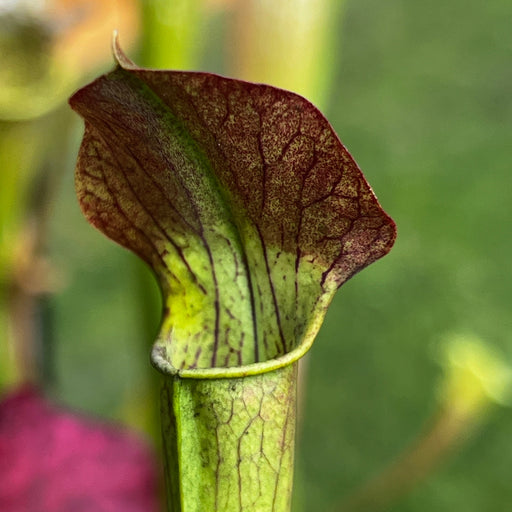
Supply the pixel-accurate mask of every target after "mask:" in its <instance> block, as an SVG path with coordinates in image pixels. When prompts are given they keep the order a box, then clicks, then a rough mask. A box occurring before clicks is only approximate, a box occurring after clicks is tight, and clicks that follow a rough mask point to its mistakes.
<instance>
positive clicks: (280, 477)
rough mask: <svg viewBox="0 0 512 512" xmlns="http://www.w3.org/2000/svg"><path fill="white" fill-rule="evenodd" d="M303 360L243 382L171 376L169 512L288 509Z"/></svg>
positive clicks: (166, 398)
mask: <svg viewBox="0 0 512 512" xmlns="http://www.w3.org/2000/svg"><path fill="white" fill-rule="evenodd" d="M296 378H297V362H295V363H292V364H290V365H288V366H285V367H283V368H279V369H277V370H274V371H270V372H265V373H262V374H258V375H251V376H247V377H236V378H214V379H211V378H206V379H193V378H192V379H191V378H181V377H179V376H177V375H174V376H172V375H167V376H166V377H165V379H164V383H163V389H162V430H163V437H164V445H165V456H166V480H167V494H168V510H169V512H205V511H216V512H242V511H249V510H250V511H251V512H289V510H290V506H291V491H292V483H293V457H294V440H295V406H296Z"/></svg>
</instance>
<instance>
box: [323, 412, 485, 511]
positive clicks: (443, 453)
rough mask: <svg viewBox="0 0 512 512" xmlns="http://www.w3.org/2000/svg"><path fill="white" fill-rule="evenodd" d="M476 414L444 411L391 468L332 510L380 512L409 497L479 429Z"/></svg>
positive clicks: (437, 413) (435, 417)
mask: <svg viewBox="0 0 512 512" xmlns="http://www.w3.org/2000/svg"><path fill="white" fill-rule="evenodd" d="M477 419H478V418H477V417H475V415H474V413H473V412H472V411H468V410H461V409H457V408H451V407H443V408H440V409H439V410H438V411H437V412H436V414H435V415H434V417H433V418H432V419H431V420H430V422H429V424H428V425H427V427H426V428H425V430H424V433H423V434H422V435H420V436H419V438H418V439H417V440H416V441H415V442H414V443H413V444H412V445H411V446H409V448H407V449H406V450H405V451H404V453H402V455H400V456H399V457H398V458H397V459H396V460H395V461H394V462H392V463H391V464H390V465H389V466H388V467H387V468H385V469H383V470H382V471H381V472H380V473H379V474H378V475H377V476H376V477H375V478H373V479H372V480H370V481H369V482H368V483H367V484H365V485H364V486H363V487H362V488H361V489H359V490H358V491H356V492H355V493H354V494H353V495H352V496H350V497H349V498H348V499H347V500H346V502H344V503H343V504H341V505H337V506H336V507H333V508H332V511H333V512H335V511H339V512H363V511H364V512H379V511H384V510H388V507H389V506H390V505H392V504H393V503H395V502H396V501H397V500H398V499H399V498H401V497H403V496H405V495H406V494H407V493H409V492H410V491H411V490H412V489H413V488H414V487H415V486H416V485H417V484H418V483H419V482H421V481H422V480H424V479H425V478H426V477H427V476H428V475H429V474H430V473H431V472H432V471H433V470H434V469H435V468H436V467H437V466H438V465H439V464H441V463H442V462H443V461H444V460H445V458H446V457H447V456H448V455H449V454H450V453H452V452H453V451H454V450H455V449H456V448H457V447H458V446H459V445H460V444H461V443H462V442H463V441H464V440H465V439H466V437H467V436H468V435H469V434H470V432H471V431H472V430H473V429H474V428H475V426H476V425H477Z"/></svg>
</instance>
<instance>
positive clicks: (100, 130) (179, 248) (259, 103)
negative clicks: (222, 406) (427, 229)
mask: <svg viewBox="0 0 512 512" xmlns="http://www.w3.org/2000/svg"><path fill="white" fill-rule="evenodd" d="M115 56H116V59H117V62H118V66H117V68H116V69H115V70H114V71H112V72H111V73H109V74H106V75H104V76H102V77H100V78H98V79H97V80H96V81H94V82H92V83H91V84H89V85H88V86H86V87H84V88H83V89H81V90H80V91H78V92H77V93H76V94H75V95H74V96H73V97H72V98H71V101H70V102H71V106H72V107H73V108H74V109H75V110H76V111H77V112H78V113H80V114H81V115H82V116H83V117H84V119H85V122H86V129H85V135H84V140H83V143H82V147H81V149H80V153H79V158H78V165H77V170H76V183H77V191H78V196H79V199H80V204H81V207H82V209H83V211H84V213H85V215H86V217H87V218H88V219H89V221H90V222H91V223H92V224H94V225H95V226H96V227H98V228H99V229H100V230H101V231H103V232H104V233H105V234H106V235H107V236H109V237H110V238H112V239H113V240H115V241H117V242H118V243H120V244H121V245H124V246H125V247H127V248H129V249H131V250H132V251H134V252H135V253H137V254H138V255H139V256H140V257H142V258H143V259H144V260H145V261H146V262H147V263H148V264H149V265H150V266H151V267H152V268H153V269H154V271H155V273H156V275H157V277H158V280H159V282H160V285H161V288H162V291H163V295H164V300H165V313H164V319H163V322H162V327H161V331H160V336H159V340H158V342H157V344H156V348H155V358H156V359H157V360H158V364H160V365H164V366H165V365H167V369H168V370H169V371H179V372H180V374H181V375H187V374H188V372H192V373H191V374H190V375H196V376H197V375H203V374H205V375H206V374H211V376H215V375H219V374H220V373H222V374H224V373H226V370H224V369H225V368H229V369H230V370H228V371H227V373H232V374H246V373H247V372H252V371H253V370H251V367H249V368H247V365H252V363H258V362H260V363H265V362H267V363H269V364H270V365H271V366H272V367H277V366H280V365H282V364H285V363H286V362H288V361H291V360H295V359H297V358H299V357H300V356H301V355H302V354H303V353H304V352H305V351H306V350H307V349H308V348H309V347H310V345H311V343H312V340H313V338H314V336H315V334H316V332H317V331H318V328H319V326H320V323H321V320H322V318H323V316H324V314H325V310H326V307H327V305H328V303H329V302H330V300H331V298H332V296H333V294H334V292H335V291H336V289H337V288H338V287H339V286H340V285H341V284H342V283H343V282H344V281H346V280H347V279H348V278H349V277H351V276H352V275H354V274H355V273H356V272H358V271H359V270H361V269H362V268H363V267H365V266H366V265H368V264H369V263H371V262H373V261H375V260H376V259H377V258H379V257H381V256H383V255H384V254H386V253H387V252H388V251H389V249H390V247H391V245H392V243H393V241H394V237H395V227H394V224H393V222H392V220H391V219H390V218H389V217H388V216H387V215H386V214H385V213H384V212H383V210H382V209H381V207H380V205H379V203H378V202H377V199H376V198H375V196H374V194H373V192H372V190H371V188H370V186H369V185H368V184H367V182H366V181H365V179H364V177H363V175H362V173H361V171H360V170H359V168H358V167H357V165H356V163H355V162H354V160H353V159H352V157H351V156H350V155H349V153H348V152H347V150H346V149H345V148H344V147H343V145H342V144H341V142H340V141H339V139H338V137H337V136H336V134H335V133H334V131H333V129H332V127H331V126H330V125H329V123H328V121H327V120H326V119H325V118H324V116H323V115H322V114H321V113H320V112H319V111H318V110H317V109H316V108H315V107H314V106H313V105H312V104H311V103H309V102H308V101H307V100H305V99H304V98H302V97H300V96H298V95H296V94H293V93H291V92H287V91H283V90H280V89H276V88H274V87H270V86H267V85H261V84H252V83H247V82H242V81H239V80H232V79H228V78H223V77H220V76H217V75H212V74H208V73H194V72H177V71H153V70H145V69H140V68H137V67H136V66H135V65H134V64H133V63H131V62H130V61H129V60H128V59H127V58H126V57H125V56H124V55H123V54H122V52H121V50H120V49H119V47H118V46H117V45H116V46H115ZM216 368H223V370H221V371H215V369H216ZM201 370H206V371H203V372H201ZM198 371H199V373H197V372H198ZM254 371H259V370H257V369H254Z"/></svg>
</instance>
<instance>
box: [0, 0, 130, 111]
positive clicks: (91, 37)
mask: <svg viewBox="0 0 512 512" xmlns="http://www.w3.org/2000/svg"><path fill="white" fill-rule="evenodd" d="M136 5H137V4H136V3H135V0H116V1H110V2H102V1H100V0H47V1H33V2H26V1H25V2H23V1H21V0H18V1H9V2H7V3H5V4H4V5H2V6H0V52H1V55H2V73H1V74H0V119H3V120H17V119H29V118H33V117H37V116H40V115H42V114H44V113H46V112H49V111H50V110H52V109H53V108H55V107H56V106H58V105H59V104H61V103H63V102H64V101H65V99H66V97H67V96H68V95H69V94H70V93H71V92H72V90H73V88H74V87H77V85H78V83H79V80H80V78H81V77H83V75H84V74H85V73H88V72H91V71H92V70H93V69H94V68H95V67H96V66H98V65H101V64H103V63H104V62H105V61H106V60H107V59H108V55H109V54H108V46H107V45H105V44H104V41H105V40H107V39H108V38H109V37H110V34H111V33H112V26H115V27H116V28H118V29H120V30H123V31H124V33H125V34H126V43H125V44H129V43H131V42H133V35H134V34H135V31H136V28H137V25H138V20H137V16H136V14H137V11H136Z"/></svg>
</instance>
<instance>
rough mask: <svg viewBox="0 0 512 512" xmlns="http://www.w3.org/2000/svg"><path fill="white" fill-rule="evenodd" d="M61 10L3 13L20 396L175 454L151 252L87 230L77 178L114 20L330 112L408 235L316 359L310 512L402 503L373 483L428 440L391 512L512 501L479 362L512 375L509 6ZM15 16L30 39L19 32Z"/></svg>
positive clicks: (497, 404)
mask: <svg viewBox="0 0 512 512" xmlns="http://www.w3.org/2000/svg"><path fill="white" fill-rule="evenodd" d="M36 4H37V5H36ZM43 4H44V2H28V1H26V2H20V1H18V2H16V1H12V0H11V1H9V2H5V3H4V5H3V7H0V48H1V45H2V44H3V45H4V50H3V54H4V55H7V56H11V60H10V61H9V60H8V59H7V64H8V65H9V66H10V68H9V67H6V66H5V65H4V64H3V65H2V66H1V67H2V71H0V91H1V89H2V87H3V88H4V92H0V117H1V118H2V119H1V121H0V164H1V167H0V221H1V224H0V228H1V229H2V231H1V232H0V243H1V244H2V245H1V247H0V264H1V265H2V268H0V286H1V287H2V288H1V291H0V293H1V296H0V298H1V303H0V305H1V309H2V311H1V313H0V322H2V325H1V326H0V328H1V330H0V342H1V343H2V348H1V349H0V372H1V378H0V383H1V386H2V389H1V391H3V392H7V391H8V390H9V389H10V388H12V387H13V386H14V385H15V384H17V383H19V382H20V381H22V380H24V379H27V378H28V379H30V380H35V381H36V382H38V383H39V384H40V385H41V386H43V387H44V388H45V389H46V390H47V391H48V393H50V394H51V395H52V396H53V397H55V398H57V399H58V400H60V401H61V402H63V403H65V404H67V405H69V406H72V407H74V408H77V409H80V410H82V411H85V412H88V413H91V414H94V415H97V416H100V417H105V418H108V419H111V420H115V421H119V422H122V423H124V424H126V425H129V426H130V427H132V428H134V429H137V430H139V431H140V432H141V433H142V434H143V435H145V436H147V437H148V438H149V439H152V440H153V441H154V443H155V445H156V446H158V428H159V427H158V421H157V413H158V411H157V409H158V404H157V400H158V398H157V393H158V377H157V376H156V375H154V374H155V373H156V372H155V371H154V370H153V369H152V368H151V367H150V364H149V347H150V345H151V342H152V338H153V336H154V334H155V333H156V331H157V328H158V320H159V314H160V304H159V298H158V293H157V289H156V286H155V284H154V283H153V281H152V277H151V276H150V275H149V272H148V271H147V270H146V268H145V267H144V266H143V264H142V263H140V262H138V261H137V260H136V259H135V257H133V256H132V255H130V254H128V253H127V252H126V251H124V250H123V249H121V248H119V247H117V246H115V245H114V244H113V243H112V242H110V241H108V240H107V239H105V238H104V237H103V236H101V235H100V234H99V233H98V232H96V231H94V230H93V228H92V227H90V226H88V225H87V223H86V221H85V220H84V219H83V218H82V215H81V213H80V211H79V208H78V204H77V201H76V199H75V195H74V189H73V168H74V159H75V157H76V153H77V150H78V145H79V142H80V136H81V130H82V126H81V122H80V120H79V119H77V118H76V116H74V114H73V113H71V112H69V109H68V108H67V106H66V105H65V97H66V96H67V95H68V94H69V93H70V92H72V91H73V89H75V88H77V87H78V86H80V85H82V84H85V83H86V82H87V81H88V80H90V79H91V78H93V77H94V76H95V75H96V74H98V73H100V72H102V71H106V70H108V69H109V68H110V67H111V66H112V61H111V59H110V57H109V44H110V32H111V29H112V28H115V27H118V28H119V29H120V32H121V33H120V37H121V42H122V43H123V44H124V41H126V44H124V46H126V47H127V52H128V54H129V55H130V56H131V57H132V58H133V59H134V60H135V61H137V62H138V63H140V64H146V65H150V66H155V67H176V68H184V69H185V68H188V69H201V70H207V71H214V72H220V73H224V74H229V75H230V76H238V77H242V78H250V79H253V80H257V81H264V82H270V83H275V84H276V85H280V86H287V87H289V88H291V89H294V90H297V91H298V92H300V93H303V94H305V95H306V96H308V97H309V98H311V99H313V101H314V102H316V103H318V104H319V106H320V108H321V110H322V111H323V112H324V113H325V114H326V116H327V117H328V119H329V120H330V121H331V123H332V125H333V126H334V128H335V130H336V131H337V133H338V134H339V136H340V138H341V140H342V141H343V143H344V144H345V145H346V146H347V148H348V149H349V151H350V152H351V153H352V155H353V156H354V157H355V159H356V160H357V162H358V163H359V165H360V166H361V168H362V169H363V172H364V173H365V176H366V177H367V179H368V181H369V182H370V183H371V185H372V187H373V188H374V191H375V192H376V194H377V196H378V197H379V200H380V202H381V204H382V205H383V207H384V209H385V210H386V211H387V212H388V213H389V214H390V215H391V216H392V217H393V218H394V220H395V221H396V223H397V226H398V239H397V242H396V245H395V247H394V248H393V250H392V251H391V253H390V254H389V255H388V256H386V257H385V258H384V259H382V260H380V261H379V262H377V263H375V264H373V265H372V266H371V267H369V268H368V269H366V270H364V271H363V272H362V273H361V274H359V275H357V276H355V277H354V278H353V279H352V280H351V281H349V282H348V283H347V284H345V285H344V286H343V288H342V289H341V290H340V291H339V293H338V294H337V296H336V298H335V299H334V301H333V304H332V306H331V309H330V311H329V313H328V315H327V318H326V321H325V324H324V326H323V328H322V330H321V332H320V334H319V336H318V339H317V341H316V342H315V344H314V346H313V348H312V350H311V353H310V354H309V356H308V357H307V361H306V363H305V365H304V368H305V372H304V374H305V378H304V384H305V385H304V387H303V396H302V413H301V424H300V436H299V440H298V452H297V477H296V486H295V503H294V507H295V510H296V511H297V512H299V511H300V512H302V511H308V512H309V511H327V510H351V509H350V508H349V506H348V505H347V503H349V501H350V496H353V495H354V493H356V494H357V493H361V492H362V493H363V494H364V493H365V492H367V493H370V494H371V492H376V493H377V494H376V496H377V497H376V498H375V500H374V505H367V506H366V508H361V510H367V511H374V510H375V511H376V510H385V509H386V508H385V507H384V503H388V501H387V499H385V498H383V496H385V495H386V492H385V491H382V490H381V491H371V490H370V491H368V488H365V487H364V485H365V482H367V481H368V480H369V479H371V478H373V477H375V475H381V477H380V478H384V481H385V478H386V477H385V475H386V474H387V475H389V474H392V473H390V469H389V463H390V462H391V461H393V460H395V459H396V457H397V456H399V454H403V455H402V457H403V458H402V460H406V461H407V460H409V459H408V455H407V454H411V448H409V447H410V446H411V444H412V445H414V443H416V446H422V443H423V442H425V439H427V438H428V435H429V432H431V430H432V429H437V430H436V432H437V434H438V435H439V436H440V437H439V443H438V445H443V442H445V441H446V442H445V444H446V449H442V450H440V451H439V454H434V457H433V459H434V460H433V461H431V462H432V464H430V463H429V464H426V466H428V468H427V469H428V471H427V469H426V470H425V471H424V475H423V473H422V471H419V473H420V474H421V475H420V476H422V478H418V483H417V485H415V486H412V483H414V482H412V480H414V478H413V477H412V476H411V475H414V470H413V469H414V468H413V469H410V468H409V469H410V470H409V471H405V476H404V472H402V473H399V474H400V475H401V476H400V478H401V479H403V482H402V483H403V486H402V487H403V489H402V490H400V492H398V491H397V492H396V493H395V494H396V495H395V494H393V493H391V491H390V493H391V494H393V496H392V498H393V499H392V500H391V498H390V500H389V509H390V510H396V511H399V512H401V511H403V512H405V511H410V512H426V511H432V510H435V511H436V512H445V511H450V512H451V511H453V510H464V511H465V512H473V511H474V512H481V511H482V510H485V511H489V512H500V511H503V510H508V508H509V507H510V503H511V502H512V485H511V480H510V474H511V472H512V442H511V439H512V410H511V409H510V408H509V407H508V406H507V399H508V393H509V385H508V383H507V381H506V379H504V380H503V382H502V383H501V387H500V389H498V390H497V391H496V389H495V388H493V389H491V388H492V383H491V384H489V382H488V381H492V378H491V377H492V375H491V377H489V375H488V374H486V375H484V377H483V380H484V385H482V387H481V388H478V386H479V385H480V384H481V382H480V381H478V379H477V377H475V375H474V374H478V371H479V370H478V368H477V369H476V370H474V368H475V367H478V363H479V362H481V361H482V360H483V359H485V357H484V356H481V353H482V351H484V352H485V351H487V352H486V353H491V354H492V357H493V358H494V363H496V364H498V366H499V365H502V366H499V368H500V372H503V373H506V371H507V370H503V368H507V365H508V364H511V365H512V339H511V332H512V314H511V305H512V273H511V269H512V267H511V264H510V252H511V249H512V237H511V233H510V221H511V220H512V201H511V195H512V172H511V161H512V159H511V153H512V144H511V142H510V133H511V124H512V101H511V98H510V92H511V90H512V31H511V30H510V27H511V23H510V22H511V20H512V3H511V2H510V1H508V0H488V1H487V2H481V1H477V0H432V1H430V2H419V1H407V0H388V1H386V2H382V1H379V0H345V1H343V2H338V1H335V0H332V1H329V0H322V1H317V2H312V1H309V2H308V1H306V0H295V1H294V0H288V1H285V0H283V1H282V2H276V1H274V2H269V1H267V0H260V1H259V2H257V1H256V0H254V1H252V0H238V1H236V0H232V1H229V2H228V1H222V0H217V1H212V0H210V1H206V0H204V1H202V2H201V1H199V0H195V1H188V2H186V1H176V2H175V3H174V4H172V3H170V2H164V1H159V0H155V1H152V2H149V1H143V0H141V2H139V3H137V2H136V1H135V0H134V1H118V2H111V3H110V2H105V3H103V2H100V1H96V2H95V1H93V0H81V1H76V2H73V1H72V0H68V1H64V0H62V1H60V2H59V1H55V2H53V5H50V4H52V2H48V3H47V5H43ZM102 4H103V6H102ZM171 5H172V6H173V7H171ZM105 6H108V7H105ZM34 7H37V8H36V9H35V10H33V9H34ZM20 9H21V10H22V11H23V14H22V15H20V12H21V11H20ZM15 10H17V13H16V15H14V14H13V13H14V11H15ZM27 13H29V14H27ZM13 16H15V17H16V20H17V22H19V23H21V25H22V27H23V34H22V36H20V35H19V33H17V32H16V31H15V30H14V28H13V24H12V23H11V22H6V21H5V20H11V21H12V19H14V18H13ZM20 16H21V17H20ZM2 20H3V21H2ZM20 20H22V21H20ZM27 20H28V21H27ZM19 41H23V42H24V43H23V45H22V46H18V45H19V44H21V43H19ZM5 48H7V49H8V50H9V51H10V52H11V53H9V52H7V51H6V50H5ZM13 48H14V49H13ZM20 48H21V49H20ZM41 48H43V49H45V51H44V52H40V50H41ZM16 52H18V54H16ZM38 52H40V53H38ZM28 59H34V62H36V63H37V65H38V66H39V67H38V66H35V65H33V64H31V65H28V64H29V63H30V62H29V60H28ZM24 64H26V65H24ZM4 69H7V70H8V69H13V70H14V71H12V73H13V78H10V77H9V76H8V75H7V71H4ZM35 70H36V71H37V70H39V71H38V73H39V74H37V73H36V71H35ZM34 73H36V74H34ZM2 75H3V78H2ZM287 81H288V82H287ZM13 84H14V85H16V87H17V88H16V87H14V86H13ZM5 91H6V92H5ZM27 255H29V256H30V257H28V256H27ZM13 283H14V284H13ZM13 290H14V291H13ZM453 340H458V341H459V342H460V343H459V345H464V344H465V343H466V342H467V343H466V345H467V347H466V348H468V347H469V348H468V350H469V351H471V350H472V348H471V347H473V349H474V347H475V345H474V344H473V345H471V343H469V341H471V340H477V341H478V343H479V344H480V345H478V346H479V350H481V352H478V351H477V352H476V356H475V352H474V351H473V356H474V357H473V358H474V359H476V362H475V363H474V365H473V367H472V369H473V370H474V371H473V372H469V373H470V374H471V375H470V376H469V377H468V374H467V372H466V373H465V374H464V379H465V380H464V379H463V381H461V380H460V372H459V373H457V372H455V374H456V375H455V374H454V370H453V364H454V363H453V361H452V368H451V369H450V368H449V367H448V366H447V365H448V363H449V361H448V358H447V356H446V355H443V354H444V352H443V350H445V349H446V347H447V346H449V345H450V343H453ZM468 340H469V341H468ZM482 347H483V348H482ZM461 350H462V349H461ZM479 354H480V355H479ZM469 358H470V359H471V357H469ZM457 365H458V366H459V367H460V366H463V362H461V361H458V362H457V361H455V366H457ZM494 368H495V367H491V369H490V370H489V369H488V368H487V370H488V371H490V372H491V374H495V373H496V372H498V370H495V369H494ZM482 371H483V372H484V373H485V371H486V369H485V368H484V369H483V370H482ZM493 372H494V373H493ZM454 375H455V376H454ZM472 376H473V377H475V379H473V380H472ZM450 379H451V380H450ZM454 379H455V380H457V379H459V381H457V383H456V384H455V385H452V384H453V381H454ZM447 382H448V384H447ZM443 383H444V384H443ZM450 383H451V384H450ZM487 384H489V385H487ZM443 385H444V388H443ZM450 386H451V387H450ZM475 386H476V388H478V389H476V388H475ZM448 388H449V389H450V390H453V389H455V390H456V391H454V392H447V391H446V389H448ZM443 389H444V390H445V392H444V393H443V392H442V390H443ZM475 389H476V391H475ZM440 390H441V391H440ZM468 395H470V397H471V398H469V399H468ZM475 396H476V398H475ZM468 401H469V402H468ZM468 403H469V405H468ZM461 404H462V405H461ZM458 408H459V409H460V410H463V411H464V414H461V415H460V417H458V420H457V421H458V423H457V422H456V423H457V426H456V428H454V429H452V431H450V432H448V433H446V432H445V433H444V434H443V432H444V431H443V425H445V424H444V423H443V421H444V419H445V418H447V417H448V416H449V415H450V414H452V413H453V411H454V410H459V409H458ZM445 434H446V435H445ZM443 435H445V437H443ZM443 440H444V441H443ZM443 446H444V445H443ZM434 451H435V450H434ZM411 460H413V462H414V460H416V459H414V457H413V459H411ZM416 463H417V464H419V465H420V466H421V464H422V462H421V461H419V462H418V461H417V460H416ZM430 466H432V469H431V468H430ZM430 469H431V470H430ZM382 475H384V476H382ZM408 479H409V480H411V481H409V480H408ZM395 480H396V479H395ZM398 487H400V486H398ZM409 488H410V489H409ZM361 489H362V491H361ZM365 489H366V491H365ZM405 490H407V491H408V492H405ZM347 500H348V501H347ZM379 503H380V504H379ZM358 510H359V509H358Z"/></svg>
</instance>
